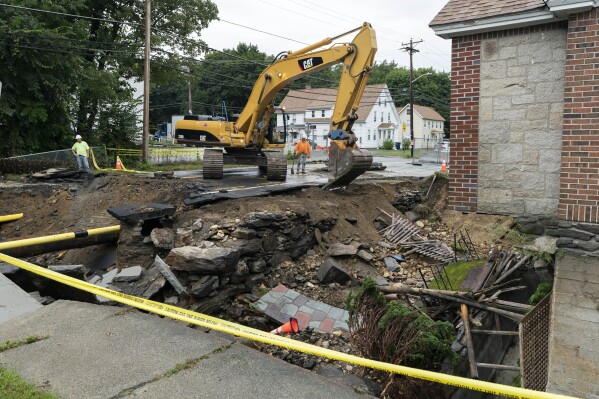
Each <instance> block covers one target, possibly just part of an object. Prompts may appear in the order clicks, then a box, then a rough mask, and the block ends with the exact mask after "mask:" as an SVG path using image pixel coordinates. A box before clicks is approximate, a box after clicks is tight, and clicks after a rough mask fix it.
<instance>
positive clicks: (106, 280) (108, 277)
mask: <svg viewBox="0 0 599 399" xmlns="http://www.w3.org/2000/svg"><path fill="white" fill-rule="evenodd" d="M118 272H119V271H118V269H116V268H115V269H112V270H111V271H109V272H108V273H105V274H103V275H102V282H101V284H102V286H106V285H107V284H112V281H113V280H114V277H115V276H116V275H117V274H118Z"/></svg>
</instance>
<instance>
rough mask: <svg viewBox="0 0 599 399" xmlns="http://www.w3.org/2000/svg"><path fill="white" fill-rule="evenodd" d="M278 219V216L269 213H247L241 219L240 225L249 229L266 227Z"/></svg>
mask: <svg viewBox="0 0 599 399" xmlns="http://www.w3.org/2000/svg"><path fill="white" fill-rule="evenodd" d="M278 218H279V216H278V215H275V214H274V213H271V212H252V213H248V214H247V215H245V217H244V218H243V219H241V223H240V225H241V226H242V227H249V228H251V229H256V228H261V227H268V226H270V225H271V224H273V223H274V222H275V221H276V220H277V219H278Z"/></svg>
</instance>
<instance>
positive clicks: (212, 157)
mask: <svg viewBox="0 0 599 399" xmlns="http://www.w3.org/2000/svg"><path fill="white" fill-rule="evenodd" d="M203 164H204V166H203V177H204V179H222V178H223V151H222V150H220V149H205V150H204V160H203Z"/></svg>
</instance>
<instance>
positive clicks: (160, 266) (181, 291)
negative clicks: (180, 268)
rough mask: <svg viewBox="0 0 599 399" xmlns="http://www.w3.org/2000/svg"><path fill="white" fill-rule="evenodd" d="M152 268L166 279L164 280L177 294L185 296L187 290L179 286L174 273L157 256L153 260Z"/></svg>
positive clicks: (179, 283)
mask: <svg viewBox="0 0 599 399" xmlns="http://www.w3.org/2000/svg"><path fill="white" fill-rule="evenodd" d="M154 267H155V268H157V269H158V270H159V271H160V273H161V274H162V275H163V276H164V278H166V280H167V281H168V282H169V283H170V285H171V286H172V287H173V288H174V289H175V291H177V293H178V294H187V290H186V289H185V287H184V286H183V284H181V282H180V281H179V279H178V278H177V276H175V273H173V271H172V270H171V268H170V266H169V265H167V264H166V262H165V261H163V260H162V258H161V257H160V256H158V255H156V258H155V259H154Z"/></svg>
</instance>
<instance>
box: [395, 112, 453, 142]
mask: <svg viewBox="0 0 599 399" xmlns="http://www.w3.org/2000/svg"><path fill="white" fill-rule="evenodd" d="M397 111H398V113H399V123H400V125H399V126H400V129H401V131H402V135H403V137H404V138H410V104H408V105H406V106H405V107H403V108H398V109H397ZM444 126H445V118H443V117H442V116H441V115H439V113H438V112H437V111H435V110H434V109H432V108H430V107H425V106H423V105H416V104H414V142H415V143H414V148H423V147H424V148H426V147H430V146H433V145H434V144H435V143H436V142H439V141H443V135H444V133H443V131H444V130H443V129H444Z"/></svg>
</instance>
